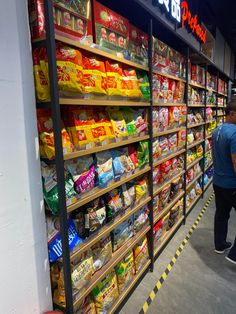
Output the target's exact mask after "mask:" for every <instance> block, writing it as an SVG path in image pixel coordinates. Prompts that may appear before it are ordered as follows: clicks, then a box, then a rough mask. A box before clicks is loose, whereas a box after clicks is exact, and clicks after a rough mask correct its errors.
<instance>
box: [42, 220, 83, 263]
mask: <svg viewBox="0 0 236 314" xmlns="http://www.w3.org/2000/svg"><path fill="white" fill-rule="evenodd" d="M47 234H48V254H49V261H50V263H51V262H55V261H57V260H58V259H59V258H61V257H62V243H61V232H60V221H59V218H58V217H52V216H49V217H47ZM68 239H69V247H70V251H72V250H73V249H74V248H75V247H77V246H79V245H80V244H81V243H82V239H80V237H78V235H77V233H76V229H75V225H74V222H73V220H71V219H69V220H68Z"/></svg>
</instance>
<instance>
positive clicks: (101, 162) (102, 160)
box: [96, 151, 114, 188]
mask: <svg viewBox="0 0 236 314" xmlns="http://www.w3.org/2000/svg"><path fill="white" fill-rule="evenodd" d="M96 166H97V167H96V172H97V179H98V186H99V187H100V188H105V187H106V186H107V185H108V183H109V182H110V181H111V180H113V179H114V172H113V166H112V156H111V153H110V152H109V151H106V152H101V153H97V154H96Z"/></svg>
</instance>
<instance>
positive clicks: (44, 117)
mask: <svg viewBox="0 0 236 314" xmlns="http://www.w3.org/2000/svg"><path fill="white" fill-rule="evenodd" d="M37 118H38V130H39V137H40V141H41V143H42V145H43V152H44V153H45V156H46V157H47V158H48V159H52V158H54V157H55V144H54V133H53V127H52V118H51V114H50V110H44V109H38V110H37ZM61 136H62V146H63V153H64V154H70V153H72V152H73V151H74V147H73V145H72V143H71V140H70V137H69V135H68V133H67V131H66V129H65V128H64V126H62V129H61Z"/></svg>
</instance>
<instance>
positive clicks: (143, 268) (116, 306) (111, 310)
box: [108, 259, 151, 314]
mask: <svg viewBox="0 0 236 314" xmlns="http://www.w3.org/2000/svg"><path fill="white" fill-rule="evenodd" d="M150 264H151V261H150V259H149V260H148V261H147V262H146V263H145V264H144V266H143V267H142V268H141V270H140V271H139V272H138V273H137V274H136V275H135V276H134V278H133V280H132V282H131V283H130V284H129V286H128V287H127V288H126V289H125V290H124V291H123V292H122V293H121V294H120V295H119V298H118V299H117V300H116V301H115V303H114V304H113V305H112V307H111V308H110V309H109V311H108V313H109V314H113V313H115V311H116V310H117V308H118V307H119V306H120V304H121V303H122V302H123V300H124V299H125V297H126V296H127V295H128V293H129V292H130V291H131V290H132V289H133V287H134V286H135V285H136V283H137V282H138V281H139V279H140V278H141V277H142V276H143V274H144V273H145V272H146V271H147V269H148V267H149V266H150Z"/></svg>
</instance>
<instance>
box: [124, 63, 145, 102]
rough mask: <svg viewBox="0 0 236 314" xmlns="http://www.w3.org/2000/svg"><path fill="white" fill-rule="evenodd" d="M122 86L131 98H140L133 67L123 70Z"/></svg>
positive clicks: (140, 94)
mask: <svg viewBox="0 0 236 314" xmlns="http://www.w3.org/2000/svg"><path fill="white" fill-rule="evenodd" d="M123 88H124V90H125V92H126V96H128V97H132V98H141V97H142V93H141V90H140V88H139V82H138V78H137V75H136V72H135V70H134V69H129V70H128V69H126V70H124V71H123Z"/></svg>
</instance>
